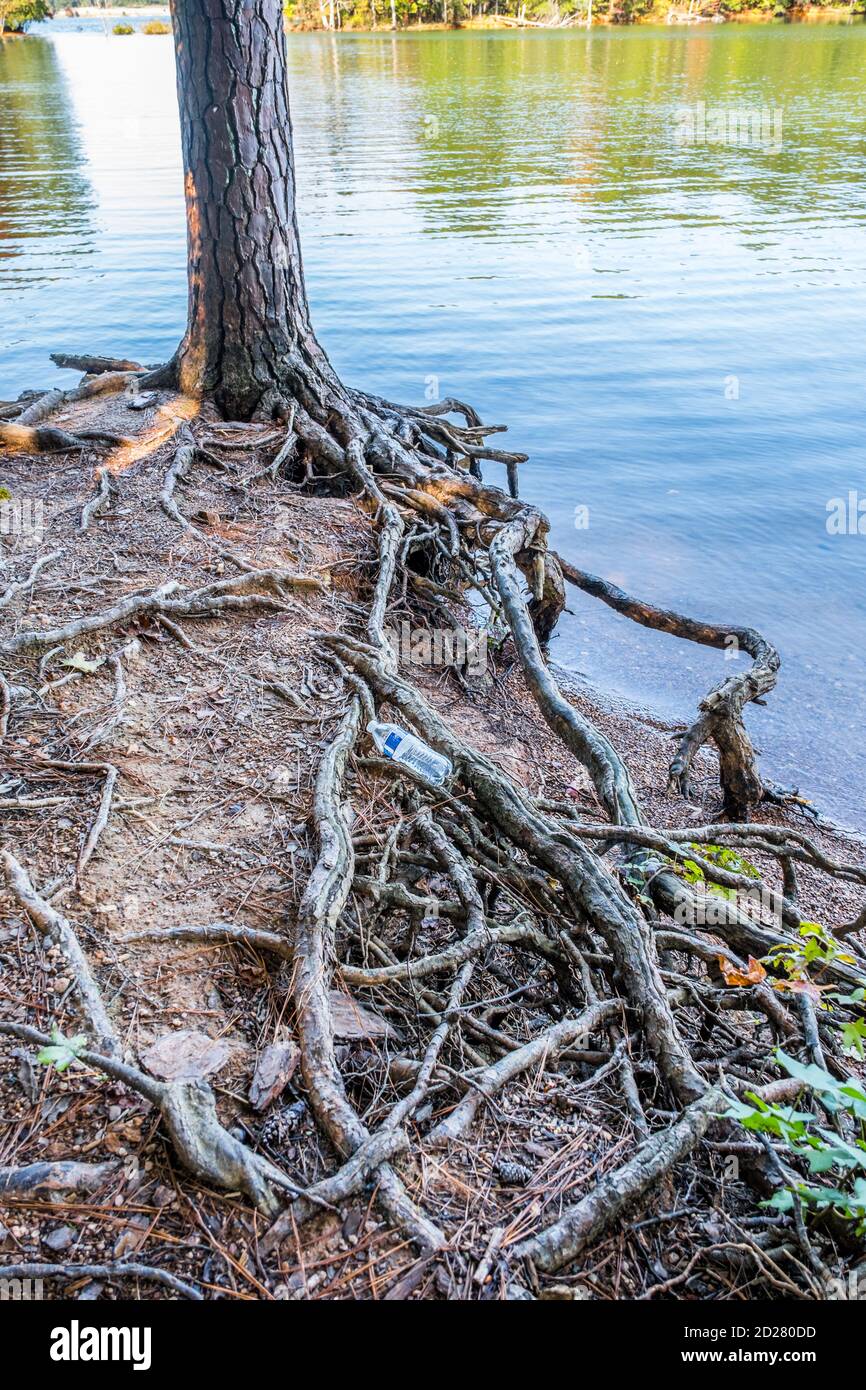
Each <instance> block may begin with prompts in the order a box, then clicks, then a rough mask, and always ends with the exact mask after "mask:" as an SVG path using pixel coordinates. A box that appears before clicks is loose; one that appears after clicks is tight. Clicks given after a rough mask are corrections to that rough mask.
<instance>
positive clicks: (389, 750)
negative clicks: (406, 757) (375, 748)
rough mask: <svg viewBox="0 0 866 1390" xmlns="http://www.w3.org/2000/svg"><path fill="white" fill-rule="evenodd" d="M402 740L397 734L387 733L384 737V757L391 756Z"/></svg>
mask: <svg viewBox="0 0 866 1390" xmlns="http://www.w3.org/2000/svg"><path fill="white" fill-rule="evenodd" d="M402 742H403V740H402V738H401V737H400V735H399V734H389V735H388V737H387V738H386V739H385V750H384V751H385V757H386V758H393V756H394V754H395V753H396V752H397V749H398V748H399V747H400V744H401V743H402Z"/></svg>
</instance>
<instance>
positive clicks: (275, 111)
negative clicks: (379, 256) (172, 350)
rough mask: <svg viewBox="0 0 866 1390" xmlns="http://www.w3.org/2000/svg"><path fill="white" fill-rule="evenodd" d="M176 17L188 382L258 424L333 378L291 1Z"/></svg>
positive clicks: (226, 0) (185, 11) (194, 8)
mask: <svg viewBox="0 0 866 1390" xmlns="http://www.w3.org/2000/svg"><path fill="white" fill-rule="evenodd" d="M171 9H172V18H173V21H174V32H175V51H176V61H177V86H178V100H179V106H180V126H181V141H182V147H183V164H184V179H185V192H186V213H187V235H188V248H189V316H188V322H187V330H186V334H185V336H184V339H183V342H182V343H181V345H180V348H179V349H178V354H177V357H176V359H175V361H176V366H177V375H178V385H179V386H180V389H181V390H182V391H184V392H186V393H187V394H189V395H192V396H197V397H202V396H210V397H213V398H214V399H215V400H216V402H217V404H218V406H219V407H220V408H221V410H222V411H223V413H224V414H225V415H226V416H228V417H229V418H233V419H248V418H249V417H250V415H251V414H252V413H253V412H254V411H255V410H256V408H257V407H258V405H259V404H260V402H261V399H262V397H263V395H265V393H268V392H271V393H275V392H279V393H281V394H284V395H287V396H288V395H291V394H292V393H293V392H294V391H295V390H296V388H298V387H300V388H301V389H302V388H303V386H304V385H305V384H306V386H307V389H309V384H310V382H311V381H314V380H315V379H316V378H317V377H320V376H324V377H326V378H327V379H328V380H329V381H333V374H332V372H331V368H330V366H329V364H328V361H327V358H326V357H325V355H324V353H323V352H322V350H321V348H320V347H319V345H318V343H317V342H316V339H315V337H314V335H313V331H312V328H311V326H310V317H309V309H308V305H307V295H306V290H305V287H304V276H303V269H302V266H301V251H300V242H299V238H298V226H297V219H296V212H295V172H294V165H293V159H292V132H291V120H290V116H289V99H288V89H287V83H286V46H285V33H284V29H283V12H282V5H281V3H280V0H172V6H171ZM313 390H314V393H316V392H315V387H313ZM316 394H317V393H316Z"/></svg>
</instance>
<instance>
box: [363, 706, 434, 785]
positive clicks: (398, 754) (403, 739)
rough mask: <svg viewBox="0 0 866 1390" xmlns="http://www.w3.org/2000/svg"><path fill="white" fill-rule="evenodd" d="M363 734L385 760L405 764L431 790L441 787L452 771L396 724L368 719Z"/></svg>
mask: <svg viewBox="0 0 866 1390" xmlns="http://www.w3.org/2000/svg"><path fill="white" fill-rule="evenodd" d="M367 733H368V734H371V735H372V738H373V742H374V743H375V745H376V747H377V748H378V750H379V752H380V753H383V754H384V756H385V757H386V758H393V759H394V762H395V763H405V764H406V766H407V767H411V769H412V771H413V772H417V773H418V775H419V776H420V777H423V778H424V780H425V781H426V782H432V783H433V785H434V786H435V787H441V786H442V784H443V782H445V781H446V779H447V778H449V777H450V776H451V773H452V772H453V770H454V769H453V768H452V766H451V764H450V762H449V761H448V759H447V758H443V757H442V754H441V753H435V752H434V751H433V749H432V748H430V747H428V745H427V744H426V743H422V742H421V739H420V738H416V737H415V735H414V734H410V733H408V732H407V730H406V729H401V728H400V727H399V726H398V725H397V724H380V723H379V721H378V720H376V719H372V720H371V721H370V723H369V724H368V725H367Z"/></svg>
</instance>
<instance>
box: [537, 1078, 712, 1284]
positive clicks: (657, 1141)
mask: <svg viewBox="0 0 866 1390" xmlns="http://www.w3.org/2000/svg"><path fill="white" fill-rule="evenodd" d="M726 1108H727V1106H726V1102H725V1098H724V1095H723V1094H722V1092H721V1091H720V1090H718V1089H711V1090H708V1091H706V1092H705V1093H704V1095H703V1096H701V1097H700V1099H699V1100H696V1101H693V1102H692V1104H691V1105H689V1106H688V1107H687V1108H686V1109H685V1110H684V1111H683V1113H682V1115H680V1117H679V1119H677V1120H675V1121H674V1123H673V1124H672V1125H671V1126H670V1128H669V1129H666V1130H662V1131H661V1132H660V1133H659V1134H654V1135H653V1136H652V1137H651V1138H649V1139H647V1140H645V1142H644V1143H643V1144H641V1146H640V1147H639V1148H638V1150H637V1151H636V1153H635V1154H634V1155H633V1157H632V1158H630V1159H629V1160H628V1162H627V1163H624V1164H623V1166H622V1167H621V1168H615V1169H614V1171H613V1172H612V1173H608V1174H607V1176H606V1177H604V1178H602V1180H601V1182H600V1183H599V1184H598V1185H597V1187H595V1188H594V1190H593V1191H592V1192H591V1193H590V1194H589V1195H588V1196H586V1197H584V1198H583V1200H582V1201H580V1202H578V1203H577V1205H576V1206H574V1207H571V1208H570V1209H569V1210H568V1211H566V1212H564V1213H563V1215H562V1216H561V1217H560V1219H559V1221H557V1222H556V1223H555V1224H554V1225H553V1226H549V1227H548V1228H547V1230H544V1231H541V1232H539V1234H538V1235H536V1236H533V1237H532V1238H531V1239H530V1240H527V1241H524V1242H523V1243H522V1244H521V1245H518V1246H517V1247H516V1248H515V1250H514V1256H515V1257H516V1258H520V1259H525V1260H531V1262H532V1263H533V1265H535V1267H536V1269H540V1270H544V1272H545V1273H547V1274H552V1273H554V1272H555V1271H556V1270H557V1269H562V1266H563V1265H566V1264H569V1263H570V1262H571V1261H572V1260H574V1259H576V1258H577V1256H578V1255H580V1254H581V1252H582V1251H583V1250H585V1249H586V1247H587V1246H588V1245H589V1244H591V1242H592V1241H594V1240H596V1239H597V1238H598V1237H599V1236H600V1235H601V1233H602V1232H603V1231H604V1230H606V1229H607V1228H608V1227H610V1226H611V1225H612V1224H613V1222H614V1221H617V1220H618V1219H619V1217H620V1216H621V1215H622V1213H623V1212H624V1211H626V1210H627V1209H628V1207H630V1206H631V1205H633V1204H634V1203H635V1202H636V1201H638V1200H639V1198H641V1197H643V1196H644V1194H645V1193H646V1192H647V1191H648V1190H649V1188H650V1187H651V1186H652V1185H653V1183H655V1182H657V1181H658V1179H659V1178H660V1177H661V1176H662V1175H663V1174H664V1173H667V1172H669V1171H670V1169H671V1168H672V1167H673V1165H674V1164H675V1163H678V1162H680V1160H681V1159H683V1158H685V1157H686V1155H687V1154H689V1153H691V1151H692V1149H694V1147H695V1145H696V1144H698V1143H699V1142H700V1140H701V1139H702V1138H703V1136H704V1135H705V1134H706V1132H707V1129H708V1128H709V1126H710V1124H711V1123H712V1120H713V1117H714V1116H716V1115H718V1114H722V1113H724V1111H725V1109H726Z"/></svg>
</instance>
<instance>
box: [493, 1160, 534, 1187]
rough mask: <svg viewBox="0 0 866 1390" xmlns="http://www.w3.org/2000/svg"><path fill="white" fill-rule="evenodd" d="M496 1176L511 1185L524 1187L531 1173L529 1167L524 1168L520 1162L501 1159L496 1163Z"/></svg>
mask: <svg viewBox="0 0 866 1390" xmlns="http://www.w3.org/2000/svg"><path fill="white" fill-rule="evenodd" d="M496 1176H497V1177H499V1178H501V1179H502V1181H503V1182H506V1183H508V1184H509V1185H510V1186H511V1187H525V1186H526V1184H527V1183H528V1182H529V1180H530V1178H531V1177H532V1173H531V1171H530V1169H529V1168H524V1166H523V1164H522V1163H509V1162H507V1160H504V1159H503V1160H502V1161H501V1162H499V1163H497V1165H496Z"/></svg>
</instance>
